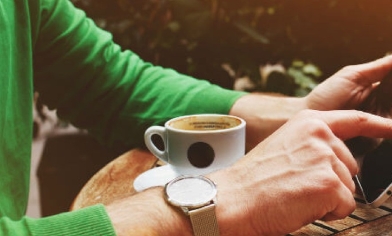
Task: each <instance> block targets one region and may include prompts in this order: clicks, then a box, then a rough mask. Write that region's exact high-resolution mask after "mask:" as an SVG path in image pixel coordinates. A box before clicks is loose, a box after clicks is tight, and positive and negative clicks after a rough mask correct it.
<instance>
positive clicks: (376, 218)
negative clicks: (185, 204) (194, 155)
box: [71, 149, 392, 236]
mask: <svg viewBox="0 0 392 236" xmlns="http://www.w3.org/2000/svg"><path fill="white" fill-rule="evenodd" d="M161 164H162V163H160V162H158V160H157V158H155V157H154V156H153V155H152V154H151V153H149V152H147V151H144V150H141V149H134V150H131V151H129V152H127V153H125V154H123V155H121V156H120V157H118V158H116V159H115V160H113V161H112V162H110V163H109V164H108V165H106V166H105V167H104V168H102V169H101V170H100V171H99V172H98V173H96V174H95V175H94V176H93V177H92V178H91V179H90V180H89V181H88V182H87V184H86V185H85V186H84V187H83V188H82V190H81V191H80V193H79V194H78V196H77V197H76V198H75V200H74V202H73V204H72V206H71V210H76V209H80V208H83V207H87V206H91V205H94V204H97V203H103V204H108V203H110V202H112V201H114V200H116V199H119V198H122V197H123V196H127V195H130V194H135V193H136V191H135V190H134V189H133V180H134V179H135V178H136V177H137V176H138V175H140V174H141V173H143V172H144V171H146V170H149V169H151V168H154V167H156V166H159V165H161ZM355 198H356V200H357V208H356V210H355V211H354V212H353V213H352V214H351V215H350V216H348V217H346V218H345V219H342V220H336V221H331V222H323V221H316V222H314V223H312V224H309V225H307V226H305V227H303V228H301V229H299V230H297V231H295V232H293V233H291V234H289V235H292V236H302V235H303V236H306V235H309V236H323V235H336V236H354V235H355V236H364V235H366V236H371V235H374V236H376V235H377V236H380V235H382V236H384V235H392V199H389V200H388V201H387V202H386V203H385V204H383V205H382V206H381V207H379V208H376V209H372V208H367V207H366V205H365V204H364V201H363V199H362V197H361V196H359V195H356V196H355Z"/></svg>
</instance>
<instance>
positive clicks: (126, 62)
mask: <svg viewBox="0 0 392 236" xmlns="http://www.w3.org/2000/svg"><path fill="white" fill-rule="evenodd" d="M41 1H42V3H43V5H42V11H41V12H42V14H41V22H42V23H41V26H40V29H39V30H40V32H39V37H38V39H37V40H36V45H35V54H34V55H35V58H34V59H35V62H36V63H35V71H34V73H35V86H36V89H37V90H38V91H39V93H40V95H41V98H42V99H43V101H44V102H45V103H46V104H48V105H49V107H50V108H53V109H57V112H58V114H59V116H60V117H62V118H63V119H66V120H70V121H71V122H72V123H73V124H74V125H76V126H79V127H83V128H86V129H88V130H89V132H90V133H92V134H94V135H95V136H97V137H98V138H99V140H101V141H102V142H104V143H106V144H109V145H110V146H112V147H114V148H121V149H128V148H132V147H135V146H141V145H143V133H144V131H145V129H146V128H147V127H149V126H151V125H154V124H162V123H163V122H165V121H166V120H168V119H170V118H172V117H176V116H180V115H186V114H192V113H228V112H229V110H230V108H231V106H232V104H233V103H234V102H235V101H236V99H238V98H239V97H240V96H242V95H243V94H244V93H241V92H237V91H232V90H226V89H223V88H221V87H219V86H216V85H212V84H210V83H209V82H207V81H202V80H198V79H195V78H192V77H189V76H186V75H182V74H179V73H177V72H175V71H173V70H171V69H165V68H161V67H159V66H154V65H152V64H150V63H146V62H144V61H143V60H142V59H140V58H139V57H138V56H137V55H135V54H134V53H133V52H132V51H129V50H125V51H124V50H122V49H121V48H120V47H119V46H118V45H116V44H115V43H113V41H112V37H111V35H110V34H109V33H107V32H104V31H103V30H101V29H99V28H98V27H96V26H95V24H94V22H93V21H92V20H90V19H88V18H86V16H85V14H84V13H83V12H82V11H80V10H76V9H75V8H74V7H73V6H72V5H71V3H70V1H62V0H41Z"/></svg>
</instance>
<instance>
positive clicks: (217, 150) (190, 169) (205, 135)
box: [144, 114, 246, 175]
mask: <svg viewBox="0 0 392 236" xmlns="http://www.w3.org/2000/svg"><path fill="white" fill-rule="evenodd" d="M245 126H246V123H245V121H244V120H243V119H241V118H239V117H235V116H231V115H218V114H196V115H188V116H181V117H177V118H174V119H171V120H169V121H167V122H166V123H165V126H164V127H163V126H152V127H150V128H148V129H147V130H146V132H145V135H144V141H145V144H146V146H147V148H148V149H149V150H150V151H151V152H152V153H153V154H154V155H155V156H156V157H157V158H159V159H160V160H162V161H163V162H165V163H167V164H169V165H171V167H172V169H173V170H174V171H175V172H177V173H179V174H195V175H196V174H197V175H202V174H207V173H210V172H213V171H215V170H219V169H221V168H224V167H227V166H230V165H232V164H233V163H234V162H235V161H236V160H238V159H239V158H240V157H242V156H243V155H244V154H245ZM154 135H158V136H160V137H161V139H162V140H163V144H164V148H163V150H161V149H160V148H158V147H157V146H156V144H154V142H153V141H152V137H153V136H154Z"/></svg>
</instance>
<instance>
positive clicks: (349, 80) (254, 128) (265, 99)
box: [230, 56, 392, 149]
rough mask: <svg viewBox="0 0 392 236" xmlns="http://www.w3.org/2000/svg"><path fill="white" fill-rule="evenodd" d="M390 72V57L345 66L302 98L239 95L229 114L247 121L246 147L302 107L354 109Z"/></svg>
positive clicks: (263, 136) (264, 136)
mask: <svg viewBox="0 0 392 236" xmlns="http://www.w3.org/2000/svg"><path fill="white" fill-rule="evenodd" d="M390 71H392V56H387V57H383V58H380V59H378V60H375V61H372V62H368V63H364V64H359V65H352V66H346V67H344V68H343V69H341V70H340V71H338V72H337V73H335V74H334V75H332V76H331V77H330V78H328V79H326V80H325V81H324V82H322V83H321V84H320V85H318V86H317V87H316V88H315V89H314V90H313V91H311V92H310V93H309V94H308V95H307V96H305V97H302V98H296V97H286V96H274V95H272V96H271V95H268V94H260V93H259V94H258V93H252V94H249V95H246V96H243V97H241V98H239V99H238V100H237V101H236V102H235V103H234V105H233V107H232V108H231V110H230V114H232V115H236V116H239V117H242V118H243V119H245V120H246V121H247V145H248V149H250V148H252V147H254V146H256V145H257V144H258V143H259V142H260V141H262V140H263V139H264V138H266V137H268V136H269V135H270V134H272V133H273V132H274V131H275V130H276V129H277V128H279V127H280V126H281V125H283V124H284V123H285V122H286V121H287V120H288V119H290V118H291V117H292V116H293V115H294V114H296V113H297V112H298V111H301V110H303V109H313V110H342V109H357V108H358V107H359V106H360V105H361V103H363V102H364V101H365V99H366V98H367V96H368V95H369V94H370V92H371V91H373V89H374V88H375V84H377V83H378V82H380V81H382V80H383V79H384V78H385V76H386V75H387V74H388V73H389V72H390ZM391 99H392V98H391Z"/></svg>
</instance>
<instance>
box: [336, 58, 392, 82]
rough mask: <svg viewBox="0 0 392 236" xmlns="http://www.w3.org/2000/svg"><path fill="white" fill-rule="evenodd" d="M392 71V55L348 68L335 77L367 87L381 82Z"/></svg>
mask: <svg viewBox="0 0 392 236" xmlns="http://www.w3.org/2000/svg"><path fill="white" fill-rule="evenodd" d="M391 70H392V55H389V56H385V57H383V58H380V59H377V60H374V61H371V62H368V63H364V64H359V65H352V66H346V67H344V68H343V69H342V70H340V71H338V72H337V73H336V74H335V76H338V77H344V78H349V79H350V80H351V81H352V82H354V83H357V84H360V85H363V86H365V87H367V86H370V85H371V84H374V83H377V82H380V81H381V80H382V79H383V78H385V76H386V75H387V74H388V73H389V72H390V71H391Z"/></svg>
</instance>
